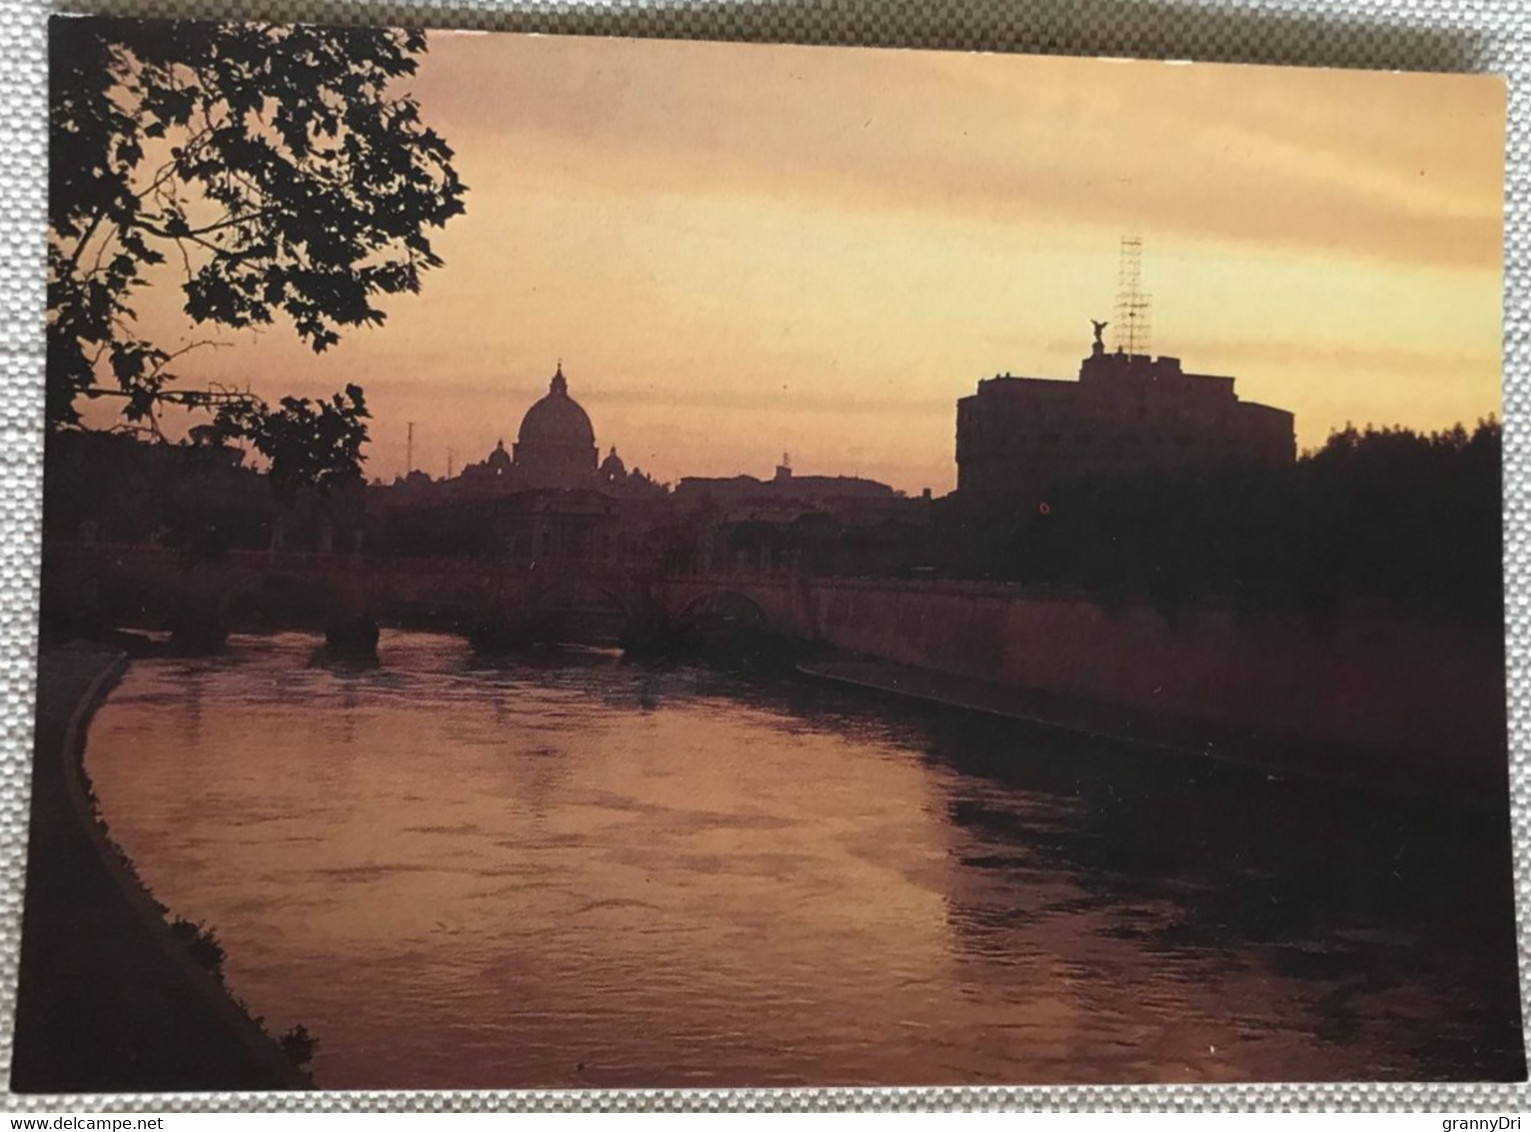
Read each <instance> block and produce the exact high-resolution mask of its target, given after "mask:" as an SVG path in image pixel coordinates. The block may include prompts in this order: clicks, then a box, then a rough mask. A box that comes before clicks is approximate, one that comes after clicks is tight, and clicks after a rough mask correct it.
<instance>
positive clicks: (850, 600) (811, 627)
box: [43, 543, 1505, 777]
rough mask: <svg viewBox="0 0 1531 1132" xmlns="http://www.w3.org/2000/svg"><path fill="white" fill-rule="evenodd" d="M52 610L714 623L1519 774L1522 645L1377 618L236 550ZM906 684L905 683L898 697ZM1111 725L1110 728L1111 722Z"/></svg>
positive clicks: (150, 616) (154, 571) (87, 558)
mask: <svg viewBox="0 0 1531 1132" xmlns="http://www.w3.org/2000/svg"><path fill="white" fill-rule="evenodd" d="M43 603H44V615H45V617H46V616H47V615H48V613H49V609H50V607H51V608H52V609H53V610H54V611H55V615H58V614H59V613H62V614H63V615H64V616H65V617H71V616H72V617H79V618H83V619H86V620H94V621H95V623H96V624H106V625H114V624H115V625H135V624H136V625H140V626H144V627H154V626H161V627H167V626H168V625H170V624H173V622H174V619H175V618H176V617H177V615H179V614H181V613H182V612H184V611H186V610H193V611H198V612H199V613H200V615H201V616H203V617H213V618H217V619H219V620H220V622H221V624H223V625H225V626H227V627H229V628H235V629H238V628H254V629H259V628H280V627H311V628H319V627H323V626H325V625H326V623H327V621H328V620H329V619H332V618H335V617H337V616H338V617H348V618H364V619H369V620H370V621H372V622H373V623H376V622H378V621H382V622H393V623H397V624H402V625H418V626H430V627H436V628H444V629H453V628H456V629H460V630H463V631H471V629H472V628H473V626H474V625H475V624H478V623H483V622H486V621H487V622H493V621H495V620H496V619H500V620H514V619H515V618H518V617H521V618H524V617H526V616H529V615H532V614H539V613H540V614H553V615H557V616H559V617H561V618H564V619H565V621H566V622H567V623H569V624H572V626H573V628H574V631H573V632H572V633H571V634H570V637H567V638H564V639H570V638H572V639H576V640H607V641H615V640H620V639H622V638H623V637H624V636H626V635H628V634H629V633H633V634H634V635H636V636H638V637H640V638H641V637H642V635H643V633H644V630H645V629H650V628H658V629H660V630H663V629H665V628H666V627H676V626H679V627H681V628H685V627H686V626H687V625H688V624H700V625H701V626H702V627H704V628H705V627H706V626H707V625H708V624H709V623H711V625H713V626H715V627H721V628H723V629H724V630H728V629H730V628H738V627H743V628H759V629H764V630H768V631H772V632H776V633H781V634H785V635H789V636H792V637H796V638H799V639H803V640H810V641H815V642H822V643H823V644H825V645H828V646H830V647H833V648H835V649H838V650H841V651H842V652H845V653H853V654H859V655H860V656H861V657H864V658H875V659H876V660H877V661H879V662H881V663H884V664H892V665H895V666H907V667H909V668H916V669H923V670H926V671H927V672H935V673H941V674H944V675H948V676H953V677H959V678H961V679H964V680H970V681H977V682H979V683H981V684H982V685H985V686H994V685H999V686H1002V687H1008V688H1012V689H1022V690H1027V691H1031V692H1037V693H1044V694H1045V695H1047V696H1049V697H1055V698H1057V700H1058V702H1060V703H1066V704H1085V705H1092V704H1095V705H1099V704H1104V705H1109V706H1110V707H1112V708H1113V709H1118V708H1119V709H1127V710H1129V711H1131V712H1133V713H1137V715H1138V716H1139V717H1141V718H1149V719H1155V720H1161V721H1167V722H1168V723H1169V724H1172V725H1173V727H1172V730H1176V732H1177V733H1182V732H1184V731H1186V730H1187V729H1189V730H1190V731H1191V732H1192V733H1195V731H1196V729H1197V728H1199V727H1201V726H1202V725H1203V724H1205V725H1207V732H1206V733H1207V734H1209V735H1210V734H1226V733H1228V732H1229V731H1230V729H1236V730H1238V731H1240V732H1245V731H1247V732H1250V733H1255V734H1270V735H1279V736H1290V737H1296V738H1301V739H1303V740H1309V741H1317V742H1319V743H1322V744H1326V745H1328V744H1335V745H1338V746H1340V747H1342V748H1344V749H1350V748H1356V749H1370V750H1378V751H1383V752H1391V753H1392V754H1393V755H1397V754H1408V755H1413V756H1426V757H1428V758H1429V759H1431V760H1436V761H1444V762H1446V763H1453V764H1455V763H1461V764H1463V765H1464V766H1465V765H1466V764H1468V763H1472V764H1475V765H1476V766H1477V767H1478V768H1479V769H1480V770H1484V771H1485V772H1488V773H1493V774H1497V775H1499V776H1501V777H1502V775H1503V773H1504V763H1503V761H1502V760H1503V756H1504V744H1505V699H1504V651H1503V650H1504V640H1503V636H1502V635H1501V633H1500V632H1499V631H1498V629H1497V627H1495V626H1492V625H1490V626H1476V625H1459V624H1454V623H1450V622H1440V621H1433V620H1421V619H1417V618H1414V619H1411V618H1400V617H1395V616H1392V615H1389V614H1388V613H1386V612H1384V611H1381V610H1366V609H1356V610H1351V611H1348V612H1346V613H1345V614H1344V615H1343V616H1341V617H1338V618H1336V619H1334V620H1332V621H1330V622H1326V623H1323V624H1315V623H1311V622H1309V621H1307V620H1306V619H1304V618H1302V617H1299V616H1296V615H1293V614H1284V615H1283V614H1265V615H1259V616H1256V615H1240V614H1238V613H1236V612H1234V611H1232V610H1229V609H1226V608H1219V607H1215V606H1205V607H1201V608H1197V609H1192V610H1184V611H1181V612H1179V613H1177V614H1176V615H1175V616H1173V617H1166V616H1165V615H1163V614H1162V613H1160V612H1159V611H1156V610H1154V609H1152V608H1150V607H1147V606H1144V605H1130V606H1112V607H1106V606H1102V605H1101V604H1100V603H1098V602H1095V601H1092V600H1090V599H1089V598H1087V597H1085V596H1082V595H1079V594H1068V593H1056V592H1044V591H1038V590H1034V589H1027V588H1026V587H1022V586H1015V585H1006V584H1000V583H992V582H962V581H950V580H936V579H920V580H907V579H905V580H901V579H887V578H811V577H803V576H801V575H794V574H790V573H767V572H762V573H756V574H751V573H742V572H741V573H731V574H719V575H705V576H663V575H660V574H657V573H653V572H649V573H644V572H642V571H640V570H635V569H624V568H620V567H611V566H592V567H588V568H584V569H581V570H578V571H574V570H570V571H564V572H558V571H556V570H551V569H543V570H537V569H527V568H522V567H517V566H515V565H513V564H509V563H503V564H502V563H488V562H485V563H479V562H472V561H465V560H460V559H450V560H431V559H425V558H419V559H405V558H397V559H389V558H383V557H378V558H371V557H362V556H346V555H325V554H289V553H282V552H276V553H272V552H240V551H234V552H231V553H228V554H225V555H221V556H219V557H217V558H214V559H210V560H205V561H198V562H194V561H191V560H189V559H187V558H184V557H182V556H179V555H178V554H176V553H175V552H173V551H168V550H164V549H156V548H150V547H122V546H104V545H95V546H86V545H62V544H58V543H50V544H49V545H48V546H47V547H46V548H45V550H44V557H43ZM895 684H896V681H895ZM1108 716H1109V713H1107V715H1103V716H1102V718H1107V717H1108Z"/></svg>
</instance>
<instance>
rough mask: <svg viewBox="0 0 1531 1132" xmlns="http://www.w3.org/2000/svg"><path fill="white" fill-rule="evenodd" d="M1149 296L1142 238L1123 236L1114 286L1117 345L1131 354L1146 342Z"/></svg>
mask: <svg viewBox="0 0 1531 1132" xmlns="http://www.w3.org/2000/svg"><path fill="white" fill-rule="evenodd" d="M1148 300H1149V296H1148V295H1147V294H1145V293H1144V291H1143V238H1142V237H1141V236H1123V237H1122V249H1121V261H1120V266H1119V267H1118V270H1117V286H1116V348H1117V350H1118V351H1120V352H1121V353H1124V354H1126V355H1128V356H1129V357H1132V356H1134V355H1139V354H1142V355H1146V354H1148V352H1149V350H1150V346H1149V317H1148V314H1149V312H1148Z"/></svg>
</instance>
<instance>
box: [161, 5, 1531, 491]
mask: <svg viewBox="0 0 1531 1132" xmlns="http://www.w3.org/2000/svg"><path fill="white" fill-rule="evenodd" d="M407 89H409V90H411V91H412V92H413V93H414V94H415V95H416V96H417V97H418V99H419V101H420V104H421V108H422V112H423V116H424V118H425V119H426V121H427V122H428V123H429V124H430V125H431V126H433V127H434V128H436V129H437V130H438V131H439V132H441V133H442V134H443V135H444V136H445V137H446V138H447V139H448V141H449V142H450V143H451V144H452V146H453V147H454V148H455V150H456V153H457V158H456V165H457V168H458V171H459V172H460V174H461V175H462V178H463V180H464V181H465V182H466V183H467V185H468V186H469V192H468V196H467V201H466V203H467V209H468V211H467V214H466V215H465V216H463V217H459V218H457V219H456V220H454V221H452V222H451V224H450V225H449V226H448V227H447V229H446V230H445V231H444V232H442V233H440V234H439V235H438V236H437V237H436V238H435V244H436V247H437V250H438V251H439V252H440V253H441V255H442V256H443V257H444V258H445V260H446V266H445V267H444V268H442V269H441V270H439V271H437V272H434V273H432V274H431V275H429V276H428V277H427V280H426V285H425V290H424V292H423V293H422V294H421V295H419V296H404V297H400V298H395V299H392V300H390V301H389V302H388V303H387V305H386V306H387V310H388V314H389V317H388V321H387V324H386V325H385V326H384V327H383V328H381V329H375V330H362V331H352V332H350V333H349V334H347V335H346V336H345V338H344V340H343V342H342V344H341V345H340V346H339V347H337V348H335V349H333V350H331V351H330V352H329V353H327V354H325V355H322V356H318V357H316V356H315V355H313V354H312V353H311V352H309V351H308V350H307V349H306V348H305V347H303V346H302V345H301V344H299V342H298V341H297V339H296V336H295V335H293V334H292V333H291V331H290V330H289V329H287V328H286V327H279V328H273V329H271V330H268V331H266V332H265V333H264V334H261V335H259V336H256V335H253V334H235V333H232V332H224V333H223V335H222V336H223V337H224V338H225V339H226V340H228V341H229V342H231V343H233V344H234V348H231V349H224V350H204V351H200V352H199V353H197V354H193V355H190V356H188V358H187V359H186V360H185V362H184V364H183V365H182V369H181V372H182V373H183V375H184V377H185V378H186V380H187V381H188V383H191V382H200V381H206V380H220V381H225V382H237V383H238V384H240V385H243V384H245V383H246V382H247V381H248V382H249V383H250V384H251V385H252V386H253V387H254V388H255V389H256V390H257V391H260V392H263V393H267V394H270V395H281V394H283V393H288V392H296V393H299V394H307V395H313V394H320V393H324V392H328V391H331V390H334V389H336V388H339V387H340V386H341V385H343V384H344V383H345V382H347V381H355V382H357V383H359V384H361V385H362V386H364V387H365V389H366V391H367V394H368V399H369V402H370V404H371V407H372V410H373V413H374V417H375V419H374V422H373V440H372V444H371V446H370V449H369V457H370V459H369V464H368V474H369V476H373V475H381V476H384V477H386V478H389V479H391V478H392V477H393V476H394V475H396V474H398V473H400V472H401V471H402V470H403V467H404V447H405V422H406V421H414V422H416V424H415V462H416V465H417V466H420V467H423V468H424V469H425V470H427V471H429V472H431V473H432V474H435V475H441V474H442V473H444V471H445V470H446V465H447V458H448V452H449V450H450V451H453V452H455V454H456V464H457V466H458V467H461V466H462V464H463V463H465V462H467V461H470V460H479V459H482V458H483V457H484V455H486V454H487V452H488V451H489V450H490V449H491V448H492V447H493V446H494V443H495V441H496V440H497V439H498V438H501V437H503V438H504V440H505V442H506V444H507V446H509V444H510V443H511V442H512V441H513V440H514V439H515V431H516V428H517V426H518V424H519V422H520V419H521V415H522V413H523V412H524V411H525V409H526V407H527V405H528V404H529V403H530V402H531V401H532V400H533V399H535V398H536V397H538V396H540V395H541V394H542V393H544V392H546V389H547V382H548V378H549V377H550V376H551V374H552V372H553V368H554V365H555V364H556V363H557V361H558V360H559V359H560V358H561V359H562V360H563V365H564V372H565V373H566V374H567V375H568V378H569V385H570V392H571V394H572V395H573V396H574V397H575V398H576V399H578V400H579V401H580V402H581V403H582V404H583V405H584V406H585V407H586V409H587V410H589V412H590V415H591V417H592V419H593V420H594V423H595V428H596V439H597V442H598V443H599V444H600V446H601V449H602V453H603V454H604V452H605V450H606V448H608V447H609V446H611V445H613V444H614V445H616V446H617V449H618V451H619V452H620V453H621V454H622V456H623V457H624V458H625V459H626V460H627V462H628V465H629V466H632V465H634V464H637V465H640V466H641V467H643V468H644V469H645V470H647V471H651V472H652V473H654V474H656V475H657V476H658V477H660V478H662V479H667V480H673V479H675V478H676V477H679V476H682V475H690V474H699V475H719V474H733V473H736V472H750V473H753V474H756V475H761V476H768V475H769V474H770V473H771V468H772V467H773V465H774V464H775V463H776V462H777V461H778V460H779V458H780V457H781V455H782V453H783V452H790V453H791V455H792V463H793V467H794V468H795V469H796V470H798V471H799V472H802V473H828V474H836V473H838V474H860V475H867V476H872V477H875V478H877V479H881V480H884V481H886V482H889V483H892V484H893V485H894V486H896V487H898V488H901V489H904V490H907V491H911V492H915V491H918V490H919V489H920V488H922V487H926V486H929V487H932V488H934V489H935V490H936V491H937V493H941V492H944V491H947V490H949V489H950V488H951V487H952V486H953V485H954V483H955V478H956V472H955V465H954V463H953V437H954V430H955V404H954V403H955V401H956V399H957V398H958V397H960V396H963V395H965V394H968V393H971V392H972V391H973V388H974V386H975V384H976V382H977V381H978V380H979V379H980V378H983V377H986V376H990V375H992V374H994V373H996V372H1001V371H1010V372H1013V373H1016V374H1024V375H1028V376H1037V377H1059V378H1067V377H1072V376H1074V374H1075V373H1076V371H1077V367H1078V362H1079V359H1080V358H1081V357H1082V356H1084V355H1085V354H1086V353H1087V352H1088V349H1089V342H1090V323H1089V319H1090V318H1092V317H1094V318H1103V319H1105V318H1110V317H1111V313H1112V306H1113V299H1114V295H1115V291H1116V277H1117V254H1118V241H1119V238H1120V237H1121V236H1122V235H1123V234H1129V233H1130V234H1136V235H1139V236H1141V237H1142V239H1143V243H1144V258H1143V279H1144V289H1145V290H1147V291H1148V292H1150V293H1151V294H1152V296H1153V313H1152V318H1153V335H1152V346H1153V349H1154V352H1155V353H1166V354H1174V355H1177V356H1179V357H1181V358H1182V359H1184V363H1185V365H1186V367H1187V368H1188V369H1190V370H1194V371H1196V372H1202V373H1220V374H1231V375H1234V376H1236V377H1237V378H1238V385H1237V390H1238V393H1239V395H1240V396H1241V397H1242V398H1244V399H1246V400H1253V401H1259V402H1264V403H1267V404H1274V405H1278V406H1281V407H1283V408H1287V409H1291V410H1292V411H1294V412H1295V413H1296V415H1297V429H1298V441H1299V444H1300V445H1301V446H1303V447H1310V446H1314V445H1317V444H1319V443H1322V441H1323V439H1324V437H1325V436H1326V435H1327V434H1328V433H1329V431H1330V430H1331V429H1332V428H1334V427H1336V426H1340V425H1343V424H1344V423H1345V422H1346V421H1354V422H1356V423H1358V424H1359V423H1363V422H1376V423H1379V424H1380V423H1401V424H1406V425H1410V426H1414V427H1419V428H1438V427H1443V426H1446V425H1449V424H1452V423H1454V422H1456V421H1458V420H1462V421H1466V422H1471V421H1473V420H1475V419H1477V418H1479V417H1482V416H1485V415H1488V414H1490V413H1497V412H1498V411H1499V404H1500V394H1499V385H1500V379H1499V374H1500V363H1499V347H1500V299H1499V293H1500V257H1501V202H1502V193H1503V141H1504V135H1503V120H1504V105H1505V89H1504V86H1503V84H1502V82H1501V81H1500V80H1498V79H1495V78H1488V77H1464V76H1440V75H1429V76H1425V75H1392V74H1382V73H1367V72H1354V71H1351V72H1343V71H1315V70H1295V69H1286V68H1282V69H1276V68H1253V67H1231V66H1212V65H1202V64H1198V65H1184V64H1165V63H1144V62H1132V63H1129V62H1116V61H1096V60H1078V59H1045V58H1036V57H1017V56H1001V55H964V54H947V53H936V52H916V51H870V50H852V49H837V48H808V47H764V46H747V45H733V44H697V43H680V42H666V41H628V40H611V39H594V38H541V37H522V36H509V35H479V34H474V35H468V34H449V33H437V34H435V35H434V36H433V37H432V39H431V50H430V54H429V55H428V56H427V57H426V59H425V60H424V62H423V63H422V65H421V69H420V73H419V74H418V75H417V76H416V77H415V78H414V79H413V80H411V81H410V82H409V83H408V84H407ZM160 292H161V293H160V295H159V296H157V298H156V299H155V302H154V303H153V304H151V303H150V302H146V301H144V302H140V304H139V306H140V309H141V310H143V311H144V312H145V314H146V317H147V318H148V319H149V320H150V321H151V322H154V323H157V324H162V325H164V326H165V327H166V329H167V330H168V334H167V337H169V338H170V339H171V340H172V341H173V340H174V339H175V338H177V337H179V336H186V337H189V338H202V337H206V331H205V330H200V329H198V330H193V329H192V328H190V327H189V326H188V325H187V324H186V319H185V318H184V316H178V315H173V313H172V308H173V307H174V301H173V300H174V299H175V297H176V296H175V295H174V294H170V293H166V289H163V288H161V289H160ZM151 307H153V309H150V308H151ZM172 327H173V328H172ZM1111 333H1112V331H1110V330H1108V331H1107V335H1108V340H1109V338H1110V335H1111Z"/></svg>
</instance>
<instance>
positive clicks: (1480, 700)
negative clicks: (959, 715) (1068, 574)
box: [813, 580, 1506, 765]
mask: <svg viewBox="0 0 1531 1132" xmlns="http://www.w3.org/2000/svg"><path fill="white" fill-rule="evenodd" d="M813 600H814V605H815V610H814V616H815V620H816V623H817V624H816V630H817V634H818V635H819V636H820V637H821V638H822V639H823V640H824V641H825V642H827V643H829V644H831V645H834V646H836V647H838V648H842V649H846V650H849V651H852V652H857V653H862V654H865V655H868V656H874V657H879V658H881V659H885V660H890V661H894V662H896V663H900V664H908V665H913V666H916V667H920V668H927V669H932V670H935V671H938V672H944V673H948V674H951V675H957V676H964V677H970V678H973V679H978V680H987V681H992V682H995V683H1000V684H1005V685H1010V686H1013V687H1018V688H1026V689H1031V690H1035V691H1040V692H1047V693H1051V694H1054V695H1059V696H1067V697H1074V698H1078V699H1081V700H1090V701H1095V702H1099V703H1104V704H1112V705H1117V706H1121V707H1126V708H1132V709H1136V710H1141V711H1146V712H1155V713H1164V714H1166V715H1169V716H1172V717H1179V718H1184V719H1189V720H1205V721H1207V722H1209V723H1214V724H1218V725H1220V726H1223V727H1230V728H1247V729H1256V730H1260V731H1267V732H1272V733H1276V734H1287V735H1292V736H1297V737H1302V738H1306V739H1311V740H1315V741H1319V742H1323V743H1332V744H1340V745H1346V746H1356V747H1364V748H1372V749H1379V750H1387V751H1394V752H1399V753H1406V754H1410V755H1417V756H1426V757H1429V758H1431V759H1448V760H1474V761H1477V762H1479V763H1480V765H1481V764H1482V762H1483V761H1484V760H1486V761H1488V762H1490V763H1492V762H1494V761H1497V762H1499V763H1501V764H1502V763H1503V760H1504V757H1505V746H1506V734H1505V686H1504V651H1503V640H1502V638H1501V637H1500V636H1499V635H1498V634H1496V633H1495V632H1493V631H1492V630H1491V629H1488V628H1473V627H1466V626H1459V625H1455V624H1450V623H1445V622H1427V621H1419V622H1406V621H1400V620H1397V619H1392V618H1389V617H1387V616H1385V615H1383V614H1381V613H1364V612H1353V613H1349V614H1347V615H1345V616H1343V617H1339V618H1337V619H1335V620H1334V621H1333V622H1332V623H1330V624H1316V623H1313V622H1310V621H1308V620H1306V619H1303V618H1300V617H1295V616H1282V617H1244V616H1239V615H1236V614H1234V613H1233V612H1230V611H1223V610H1197V611H1194V612H1187V613H1184V614H1182V615H1179V616H1176V617H1175V618H1173V619H1171V618H1169V617H1166V616H1165V615H1163V614H1161V613H1159V612H1157V611H1155V610H1153V609H1151V608H1146V607H1142V606H1136V607H1129V608H1125V609H1121V610H1108V609H1107V608H1105V607H1103V606H1101V605H1099V604H1096V603H1093V602H1089V601H1085V600H1081V599H1077V598H1062V597H1057V598H1051V597H1038V596H1031V595H1027V594H1025V593H1022V592H1017V591H1014V590H1012V589H1011V588H1010V587H1003V586H988V585H983V584H970V585H964V584H945V583H939V582H920V583H907V584H899V583H891V584H890V583H888V582H884V581H876V582H861V581H850V580H846V581H821V582H817V583H815V584H814V586H813Z"/></svg>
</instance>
